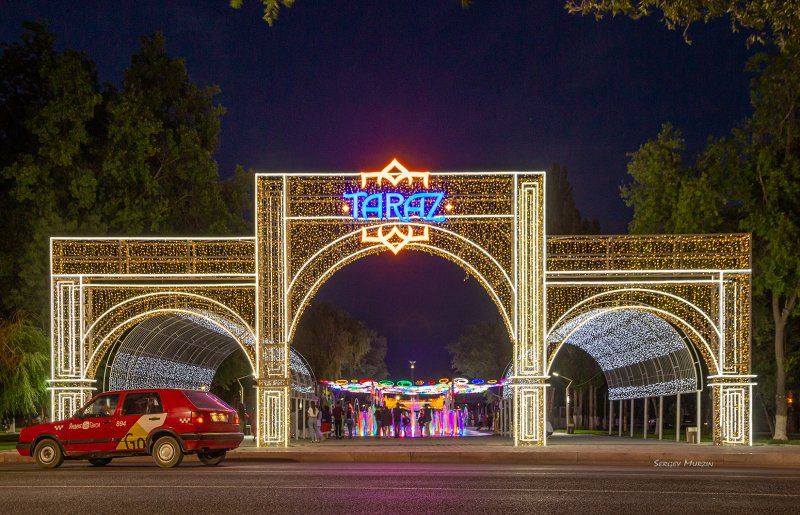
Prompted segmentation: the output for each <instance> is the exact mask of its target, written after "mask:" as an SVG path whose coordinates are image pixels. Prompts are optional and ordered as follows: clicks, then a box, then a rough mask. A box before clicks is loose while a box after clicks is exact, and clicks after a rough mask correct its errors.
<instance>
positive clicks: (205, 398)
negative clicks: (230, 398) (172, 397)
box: [183, 390, 233, 410]
mask: <svg viewBox="0 0 800 515" xmlns="http://www.w3.org/2000/svg"><path fill="white" fill-rule="evenodd" d="M183 394H184V395H186V398H187V399H189V402H191V403H192V404H194V407H195V408H198V409H227V410H232V409H233V408H231V407H230V406H228V405H227V404H225V402H224V401H223V400H222V399H220V398H219V397H217V396H216V395H214V394H213V393H209V392H197V391H193V390H183Z"/></svg>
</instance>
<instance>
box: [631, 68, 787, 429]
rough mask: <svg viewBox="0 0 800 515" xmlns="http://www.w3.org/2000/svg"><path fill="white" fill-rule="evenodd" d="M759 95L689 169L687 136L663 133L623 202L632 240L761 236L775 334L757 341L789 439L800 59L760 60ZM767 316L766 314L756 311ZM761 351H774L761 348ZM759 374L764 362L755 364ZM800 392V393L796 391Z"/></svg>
mask: <svg viewBox="0 0 800 515" xmlns="http://www.w3.org/2000/svg"><path fill="white" fill-rule="evenodd" d="M750 69H751V70H752V71H754V72H755V73H757V75H756V77H755V78H754V80H753V81H752V85H751V99H752V106H753V114H752V116H750V117H749V118H748V119H747V120H746V121H745V122H744V123H743V124H742V125H741V126H740V127H737V128H736V129H734V130H733V131H732V132H731V135H730V136H729V137H728V138H723V139H720V140H712V141H710V142H709V144H708V145H707V147H706V149H705V151H704V152H703V153H702V154H701V155H700V156H699V157H698V158H697V159H696V160H695V162H694V163H692V164H686V162H685V156H684V146H683V140H682V138H681V136H680V132H679V131H677V130H675V129H673V128H672V127H671V126H668V125H667V126H664V128H663V129H662V132H661V133H660V134H659V136H658V138H657V139H656V140H652V141H649V142H647V143H646V144H644V145H642V147H640V149H639V150H638V151H637V152H635V153H633V154H632V155H631V161H630V164H629V167H628V171H629V173H630V175H631V177H632V178H633V181H632V182H631V184H629V185H627V186H625V187H623V190H622V194H623V198H624V199H625V201H626V202H627V203H628V205H630V206H632V207H633V208H634V217H633V221H632V222H631V225H630V229H631V232H635V233H641V232H716V231H720V230H730V229H729V228H730V227H731V226H732V225H733V226H735V227H738V228H739V230H745V231H748V232H751V233H752V234H753V243H754V248H753V258H754V275H753V286H754V293H755V295H756V296H755V300H756V301H757V302H764V303H765V305H766V306H767V309H766V312H768V313H770V317H754V318H753V320H754V323H756V324H758V323H764V322H765V321H767V323H769V324H770V325H771V330H763V328H761V327H758V326H756V327H755V328H754V338H756V339H758V338H760V337H763V336H764V335H769V337H770V339H771V340H772V345H771V347H772V349H773V352H772V353H771V354H772V356H773V360H774V362H773V368H772V370H771V371H770V370H768V369H766V370H765V369H761V370H759V373H761V374H766V375H768V376H769V377H768V379H767V381H766V382H767V383H772V384H774V385H775V396H774V403H770V404H771V405H772V406H774V408H775V413H776V421H775V425H774V429H775V432H774V437H775V438H776V439H785V438H786V413H787V410H786V408H787V405H786V381H787V380H791V378H792V377H796V375H794V376H793V374H792V367H794V366H796V365H797V363H798V360H800V345H798V340H800V338H798V335H796V334H792V329H793V328H795V330H796V324H795V323H793V317H797V315H798V302H797V299H798V295H800V255H799V254H798V252H797V243H798V242H800V111H798V107H797V106H798V104H800V56H798V55H797V54H792V53H788V52H781V53H779V54H775V55H766V54H764V55H758V56H756V57H755V58H753V60H752V61H751V63H750ZM756 311H758V310H756ZM755 347H756V348H762V349H764V348H768V346H767V345H765V343H764V342H758V341H757V342H756V345H755ZM754 361H755V363H756V365H757V366H759V365H760V366H763V361H759V360H754ZM795 385H796V384H795Z"/></svg>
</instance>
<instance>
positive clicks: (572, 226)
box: [545, 163, 600, 234]
mask: <svg viewBox="0 0 800 515" xmlns="http://www.w3.org/2000/svg"><path fill="white" fill-rule="evenodd" d="M546 189H547V195H546V202H547V227H546V228H545V229H546V231H547V234H598V233H599V232H600V224H599V223H598V222H597V219H596V218H593V219H591V220H589V219H586V218H584V217H583V216H582V215H581V213H580V211H579V210H578V208H577V206H576V205H575V199H574V198H573V196H572V185H571V184H570V183H569V178H568V174H567V168H566V167H562V166H561V165H560V164H558V163H554V164H553V165H552V166H551V167H550V170H548V172H547V185H546Z"/></svg>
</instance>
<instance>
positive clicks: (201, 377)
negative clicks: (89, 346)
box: [109, 311, 315, 398]
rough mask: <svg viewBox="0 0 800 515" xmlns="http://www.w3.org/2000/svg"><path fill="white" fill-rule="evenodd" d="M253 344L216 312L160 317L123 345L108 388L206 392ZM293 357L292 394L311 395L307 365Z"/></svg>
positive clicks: (244, 331)
mask: <svg viewBox="0 0 800 515" xmlns="http://www.w3.org/2000/svg"><path fill="white" fill-rule="evenodd" d="M254 345H255V342H254V340H253V337H252V334H251V333H250V331H248V330H247V329H246V328H245V327H243V326H242V325H241V324H238V323H236V322H231V321H230V320H226V319H224V318H221V317H219V316H217V315H215V314H213V313H209V312H206V311H197V312H196V313H193V312H188V311H180V312H164V313H159V314H156V315H154V316H152V317H149V318H146V319H145V320H144V321H142V322H141V323H139V324H137V325H136V326H134V327H133V328H132V329H131V330H130V331H129V332H128V334H127V335H126V336H125V338H123V340H122V342H120V345H119V347H118V348H117V352H116V354H115V355H114V357H113V361H112V364H111V374H110V381H109V387H110V388H111V389H112V390H123V389H131V388H188V389H208V388H209V387H210V386H211V381H212V380H213V379H214V374H216V372H217V369H218V368H219V366H220V365H221V364H222V362H223V361H224V360H225V359H226V358H227V357H228V356H230V355H231V354H232V353H233V352H235V351H236V350H238V349H240V348H242V347H245V346H246V347H253V346H254ZM290 358H291V360H290V361H291V363H290V364H291V383H292V396H293V397H299V398H308V397H310V396H313V394H314V385H315V380H314V374H313V372H311V368H310V367H309V366H308V363H307V362H306V361H305V359H304V358H303V357H302V356H300V355H299V354H298V353H297V352H295V351H294V350H292V351H291V356H290Z"/></svg>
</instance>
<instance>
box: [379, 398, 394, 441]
mask: <svg viewBox="0 0 800 515" xmlns="http://www.w3.org/2000/svg"><path fill="white" fill-rule="evenodd" d="M390 427H392V411H391V410H390V409H389V408H387V407H386V406H384V407H383V409H382V410H381V430H382V432H383V437H384V438H389V428H390Z"/></svg>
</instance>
